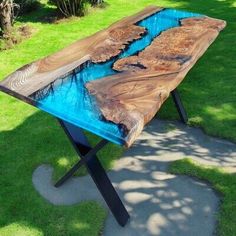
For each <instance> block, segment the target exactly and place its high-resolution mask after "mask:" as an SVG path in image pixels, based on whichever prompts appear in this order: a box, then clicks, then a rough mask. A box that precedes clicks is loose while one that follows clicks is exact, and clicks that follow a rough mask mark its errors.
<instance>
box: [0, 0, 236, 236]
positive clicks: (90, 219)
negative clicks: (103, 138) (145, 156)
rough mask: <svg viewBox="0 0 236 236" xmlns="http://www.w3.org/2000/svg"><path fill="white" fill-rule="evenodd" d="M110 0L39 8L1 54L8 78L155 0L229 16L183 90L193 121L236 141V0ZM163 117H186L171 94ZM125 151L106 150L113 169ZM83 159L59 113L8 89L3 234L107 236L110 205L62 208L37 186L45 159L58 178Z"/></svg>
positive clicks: (2, 105) (0, 214) (2, 111)
mask: <svg viewBox="0 0 236 236" xmlns="http://www.w3.org/2000/svg"><path fill="white" fill-rule="evenodd" d="M106 2H107V3H108V6H107V8H105V9H91V10H90V11H89V13H88V15H87V16H85V17H83V18H73V19H69V20H66V21H62V22H61V23H58V24H49V23H46V22H45V21H44V15H47V14H51V12H53V11H54V9H53V8H51V7H50V6H48V5H46V4H44V5H43V7H42V8H41V9H40V10H38V11H37V12H34V13H32V14H30V15H29V16H27V17H22V18H20V19H19V21H18V22H17V25H21V24H26V23H27V24H29V25H31V26H32V28H33V29H34V33H33V36H32V37H31V38H30V39H27V40H25V41H23V42H22V43H21V44H19V45H17V46H15V47H14V48H13V49H11V50H7V51H2V52H0V80H1V79H3V78H4V77H5V76H6V75H7V74H9V73H10V72H12V71H14V70H16V69H17V68H19V67H20V66H22V65H24V64H26V63H29V62H31V61H33V60H36V59H38V58H40V57H44V56H46V55H49V54H51V53H53V52H56V51H57V50H59V49H61V48H63V47H65V46H66V45H68V44H70V43H72V42H74V41H75V40H77V39H79V38H83V37H85V36H88V35H90V34H92V33H95V32H96V31H98V30H101V29H103V28H105V27H107V26H109V25H110V24H111V23H113V22H114V21H116V20H118V19H120V18H122V17H124V16H127V15H131V14H133V13H135V12H137V11H139V10H141V9H142V8H143V7H145V6H147V5H151V4H155V5H159V6H166V7H176V8H179V9H184V10H188V11H193V12H198V13H202V14H206V15H208V16H211V17H216V18H220V19H224V20H226V21H227V27H226V29H225V30H224V31H223V32H222V33H221V35H220V36H219V37H218V39H217V40H216V41H215V43H214V44H213V45H212V46H211V47H210V48H209V50H208V51H207V53H206V54H205V55H204V56H203V57H202V58H201V59H200V60H199V62H198V63H197V64H196V65H195V67H194V68H193V69H192V70H191V71H190V73H189V74H188V75H187V77H186V79H185V80H184V82H183V83H182V84H181V86H180V87H179V91H180V93H181V95H182V99H183V102H184V105H185V107H186V110H187V111H188V115H189V118H190V124H192V125H196V126H200V127H202V128H203V129H204V130H205V131H206V132H207V133H208V134H211V135H214V136H219V137H224V138H227V139H229V140H232V141H234V142H236V89H235V88H236V79H235V75H236V56H235V55H236V47H235V38H236V14H235V13H236V1H232V0H225V1H215V0H207V1H204V0H198V1H196V0H190V1H189V0H186V1H164V0H161V1H153V0H152V1H151V0H136V1H135V0H134V1H124V0H116V1H115V0H106ZM44 3H45V2H44ZM158 115H159V116H160V117H162V118H166V119H178V115H177V113H176V110H175V108H174V106H173V104H172V102H171V100H168V101H167V102H166V103H165V105H164V106H163V108H162V109H161V111H160V112H159V113H158ZM89 139H90V140H91V142H92V143H93V144H95V143H96V142H97V141H98V140H99V139H98V138H97V137H95V136H93V135H91V134H89ZM122 151H123V150H122V148H120V147H118V146H116V145H112V144H110V145H108V146H107V147H106V148H105V149H104V150H103V151H102V153H100V156H101V157H102V158H101V161H102V163H103V165H104V166H105V168H107V169H108V168H110V167H111V166H112V161H113V160H115V159H117V158H119V157H120V156H121V154H122ZM76 160H77V157H76V155H75V153H74V152H73V150H72V148H71V146H70V144H69V142H68V140H67V139H66V137H65V136H64V134H63V132H62V130H61V129H60V127H59V125H58V124H57V122H56V120H55V119H54V118H53V117H51V116H49V115H47V114H45V113H43V112H40V111H38V110H37V109H35V108H33V107H31V106H29V105H27V104H24V103H23V102H20V101H18V100H16V99H14V98H11V97H9V96H7V95H5V94H3V93H0V161H1V165H0V235H4V236H5V235H6V236H8V235H24V236H25V235H30V236H31V235H33V236H34V235H50V236H51V235H86V236H87V235H99V234H100V232H101V231H102V228H103V225H104V220H105V217H106V211H105V210H104V209H103V208H101V206H99V205H98V204H97V203H95V202H84V203H81V204H77V205H74V206H71V207H58V206H57V207H56V206H53V205H51V204H49V203H48V202H47V201H45V200H44V199H42V198H41V197H40V196H39V194H38V193H37V192H36V191H35V190H34V188H33V186H32V181H31V177H32V173H33V171H34V169H35V168H36V167H37V166H39V165H40V164H43V163H46V164H50V165H52V166H53V167H54V168H55V173H54V178H55V179H56V178H57V177H58V176H60V175H62V174H63V173H64V172H65V171H66V170H67V169H68V168H69V167H70V166H71V165H73V163H74V162H75V161H76ZM193 168H194V167H193ZM203 171H204V170H203ZM84 173H85V171H84V170H82V171H81V172H80V173H79V174H84ZM222 176H223V175H222ZM232 187H233V186H232ZM234 206H235V205H234ZM226 217H227V215H226ZM224 219H225V218H224ZM225 222H226V221H225ZM230 227H231V228H232V227H235V226H230ZM233 229H234V231H231V232H236V228H233ZM229 236H231V235H229Z"/></svg>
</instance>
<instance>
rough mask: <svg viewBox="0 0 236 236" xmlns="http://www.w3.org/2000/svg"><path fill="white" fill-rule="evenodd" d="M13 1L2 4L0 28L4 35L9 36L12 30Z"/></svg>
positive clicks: (0, 7) (0, 6) (9, 0)
mask: <svg viewBox="0 0 236 236" xmlns="http://www.w3.org/2000/svg"><path fill="white" fill-rule="evenodd" d="M12 6H13V2H12V0H5V1H3V2H2V3H1V4H0V28H1V31H2V34H9V33H10V32H11V30H12V13H13V12H12Z"/></svg>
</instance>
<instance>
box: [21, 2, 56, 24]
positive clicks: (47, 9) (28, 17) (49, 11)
mask: <svg viewBox="0 0 236 236" xmlns="http://www.w3.org/2000/svg"><path fill="white" fill-rule="evenodd" d="M58 17H61V16H60V14H59V12H58V11H57V9H56V7H54V6H53V5H50V4H45V3H44V2H40V4H39V7H38V9H37V10H35V11H32V12H30V13H28V14H22V15H20V16H19V17H17V21H19V22H22V23H28V22H31V23H45V24H46V23H53V21H54V20H56V19H57V18H58Z"/></svg>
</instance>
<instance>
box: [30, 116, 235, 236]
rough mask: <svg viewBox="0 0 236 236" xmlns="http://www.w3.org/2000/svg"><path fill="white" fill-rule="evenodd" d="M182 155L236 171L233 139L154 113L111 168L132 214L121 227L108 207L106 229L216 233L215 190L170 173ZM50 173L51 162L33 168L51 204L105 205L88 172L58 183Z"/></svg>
mask: <svg viewBox="0 0 236 236" xmlns="http://www.w3.org/2000/svg"><path fill="white" fill-rule="evenodd" d="M184 157H189V158H192V159H194V160H196V161H198V162H200V163H202V164H207V165H215V166H221V167H224V168H225V169H226V170H228V171H231V172H236V145H235V144H233V143H230V142H228V141H224V140H221V139H216V138H212V137H209V136H207V135H205V134H204V133H203V132H202V131H201V130H200V129H196V128H192V127H188V126H185V125H182V124H180V123H178V122H168V121H160V120H155V119H154V120H153V121H152V122H151V123H150V124H149V125H148V126H147V128H146V129H145V131H144V132H143V133H142V135H141V137H140V138H139V140H137V141H136V143H135V144H134V145H133V146H132V148H130V149H129V150H127V151H126V152H125V154H124V155H123V157H122V158H120V159H119V160H118V161H116V163H115V165H114V168H113V169H112V170H111V171H109V172H108V175H109V177H110V179H111V180H112V183H113V185H114V186H115V188H116V190H117V191H118V193H119V195H120V197H121V199H122V201H123V203H124V204H125V206H126V208H127V210H128V211H129V213H130V215H131V220H130V222H129V223H128V224H127V225H126V226H125V227H124V228H123V227H120V226H119V225H118V224H117V223H116V221H115V219H114V218H113V216H112V215H111V214H110V213H109V215H108V218H107V220H106V222H105V227H104V232H103V235H104V236H110V235H112V236H118V235H119V236H120V235H122V236H126V235H127V236H133V235H134V236H139V235H140V236H141V235H142V236H144V235H161V236H170V235H181V236H185V235H186V236H187V235H188V236H194V235H201V236H209V235H213V234H214V230H215V224H216V213H217V209H218V206H219V198H218V197H217V195H216V194H215V193H214V191H213V190H212V189H211V188H210V187H209V186H208V185H206V184H205V183H202V182H200V181H198V180H194V179H192V178H189V177H187V176H176V175H171V174H169V173H167V168H168V165H169V163H170V162H171V161H174V160H177V159H181V158H184ZM52 173H53V169H52V168H51V167H50V166H48V165H41V166H39V167H38V168H37V169H36V170H35V171H34V173H33V184H34V186H35V188H36V190H37V191H38V192H39V193H40V195H41V196H43V197H44V198H45V199H47V200H48V201H49V202H51V203H52V204H54V205H71V204H76V203H79V202H81V201H86V200H95V201H97V202H99V203H101V204H102V205H103V206H104V207H105V208H107V206H106V204H105V202H104V201H103V199H102V198H101V196H100V193H99V192H98V190H97V188H96V186H95V184H94V183H93V181H92V180H91V178H90V176H84V177H74V178H71V179H70V180H68V181H67V182H66V183H65V184H64V185H63V186H61V187H60V188H58V189H57V188H55V187H54V186H53V183H52Z"/></svg>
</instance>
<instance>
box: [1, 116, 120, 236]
mask: <svg viewBox="0 0 236 236" xmlns="http://www.w3.org/2000/svg"><path fill="white" fill-rule="evenodd" d="M91 139H93V140H92V141H93V142H96V141H97V140H98V138H97V137H95V136H93V137H91V136H90V140H91ZM107 148H108V149H109V150H106V149H105V150H104V151H103V154H105V155H107V156H105V158H106V157H107V158H106V159H105V160H103V163H104V165H105V166H106V167H108V166H109V165H110V163H111V161H112V160H113V159H114V158H117V156H116V154H117V153H115V151H114V149H112V148H109V146H108V147H107ZM0 150H1V153H0V161H1V165H0V179H1V180H0V215H1V216H4V217H0V227H1V228H0V234H1V235H3V234H4V233H5V234H4V235H8V234H9V235H10V233H9V232H10V230H13V228H12V227H16V225H18V224H19V225H18V226H19V227H18V228H19V229H21V228H22V230H23V228H24V227H25V226H27V228H28V229H31V227H32V232H31V233H32V234H33V230H34V229H37V230H39V231H40V232H41V231H42V232H43V234H44V235H65V234H66V235H78V234H79V235H86V236H87V235H97V234H98V232H99V231H100V229H101V228H102V224H103V221H104V219H105V211H104V209H103V208H102V207H100V206H99V205H98V204H97V203H94V202H93V203H82V204H80V205H75V206H71V207H54V206H53V205H51V204H49V203H47V202H46V201H45V200H43V199H42V198H41V197H39V195H38V193H37V192H36V191H35V189H34V188H33V185H32V173H33V171H34V170H35V168H36V167H37V166H38V165H40V164H42V163H48V164H51V165H52V166H54V168H55V169H56V170H58V172H57V173H58V175H59V174H60V175H61V174H62V173H64V172H65V171H66V170H67V168H69V167H70V166H71V165H73V164H74V163H75V161H77V156H76V155H75V153H74V151H73V150H72V148H71V146H70V144H69V141H68V140H67V138H66V137H65V135H64V133H63V131H62V130H61V128H60V126H59V124H57V123H56V122H55V120H54V119H52V118H51V117H50V116H48V115H46V114H43V113H42V112H36V113H35V114H33V115H32V116H30V117H29V118H27V119H26V120H25V121H24V122H23V123H22V124H21V125H19V126H18V127H16V128H14V129H12V130H9V131H2V132H0ZM119 150H120V149H119ZM119 150H118V152H119ZM108 155H110V156H108ZM114 155H115V156H116V157H114ZM80 174H81V173H80ZM83 174H84V173H83ZM21 224H22V226H21ZM28 226H29V227H28ZM15 230H16V231H14V230H13V231H14V232H17V227H16V229H15ZM1 232H2V233H1ZM65 232H67V233H65ZM32 234H29V235H32Z"/></svg>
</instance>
